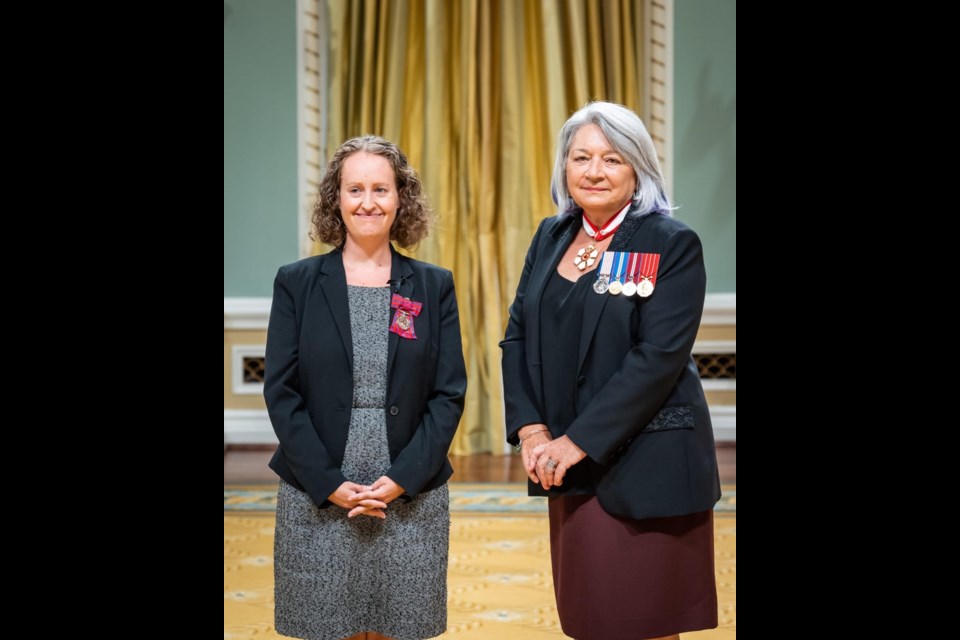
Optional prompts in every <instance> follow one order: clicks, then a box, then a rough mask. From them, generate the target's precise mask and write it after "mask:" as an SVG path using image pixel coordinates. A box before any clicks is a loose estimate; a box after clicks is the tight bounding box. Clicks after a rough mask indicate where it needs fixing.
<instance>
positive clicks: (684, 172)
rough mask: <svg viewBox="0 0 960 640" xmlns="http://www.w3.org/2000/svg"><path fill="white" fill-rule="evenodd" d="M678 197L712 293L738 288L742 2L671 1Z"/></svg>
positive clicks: (681, 215)
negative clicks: (697, 240) (697, 242)
mask: <svg viewBox="0 0 960 640" xmlns="http://www.w3.org/2000/svg"><path fill="white" fill-rule="evenodd" d="M673 17H674V29H675V31H674V41H673V44H674V53H673V59H674V73H673V81H674V93H673V98H674V110H673V117H674V120H673V136H674V137H673V152H674V164H673V174H674V179H673V190H672V193H673V198H674V200H675V201H676V202H677V203H678V204H681V205H683V206H682V207H681V208H680V209H679V210H677V211H676V212H675V214H674V215H676V217H677V218H678V219H680V220H682V221H684V222H686V223H687V224H689V225H690V226H691V227H693V228H694V229H695V230H696V231H697V233H699V234H700V238H701V239H702V240H703V247H704V254H705V258H706V262H707V291H709V292H711V293H714V292H716V293H719V292H735V291H736V290H737V2H736V0H676V2H675V4H674V16H673Z"/></svg>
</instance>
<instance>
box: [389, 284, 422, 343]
mask: <svg viewBox="0 0 960 640" xmlns="http://www.w3.org/2000/svg"><path fill="white" fill-rule="evenodd" d="M390 308H391V309H396V310H397V312H396V313H395V314H393V322H391V323H390V331H392V332H393V333H395V334H397V335H398V336H400V337H401V338H406V339H407V340H416V339H417V334H416V331H414V327H413V319H414V318H416V317H417V316H419V315H420V310H421V309H422V308H423V303H422V302H414V301H413V300H411V299H410V298H404V297H403V296H401V295H398V294H396V293H395V294H393V299H392V300H391V301H390Z"/></svg>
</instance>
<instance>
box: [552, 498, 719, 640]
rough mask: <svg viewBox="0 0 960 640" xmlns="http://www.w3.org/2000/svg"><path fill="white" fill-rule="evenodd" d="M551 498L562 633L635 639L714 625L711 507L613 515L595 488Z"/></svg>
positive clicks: (584, 638) (581, 638)
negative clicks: (639, 516) (667, 514)
mask: <svg viewBox="0 0 960 640" xmlns="http://www.w3.org/2000/svg"><path fill="white" fill-rule="evenodd" d="M549 503H550V555H551V558H552V561H553V588H554V592H555V593H556V596H557V612H558V613H559V614H560V625H561V626H562V627H563V632H564V633H565V634H567V635H568V636H570V637H572V638H576V639H577V640H593V639H597V640H600V639H602V640H637V639H638V638H657V637H659V636H668V635H672V634H675V633H682V632H685V631H697V630H699V629H713V628H714V627H716V626H717V584H716V578H715V576H714V570H713V511H701V512H699V513H692V514H690V515H684V516H674V517H671V518H651V519H647V520H630V519H628V518H618V517H615V516H611V515H610V514H608V513H607V512H606V511H604V510H603V508H602V507H601V506H600V503H599V502H598V501H597V498H596V496H592V495H574V496H562V497H556V498H550V501H549Z"/></svg>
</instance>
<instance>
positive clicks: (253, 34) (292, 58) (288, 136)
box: [188, 0, 298, 297]
mask: <svg viewBox="0 0 960 640" xmlns="http://www.w3.org/2000/svg"><path fill="white" fill-rule="evenodd" d="M296 4H297V3H296V0H270V1H269V2H268V1H267V0H229V1H227V2H224V5H223V7H224V12H223V295H224V296H225V297H233V296H269V295H270V294H271V289H272V283H273V276H274V275H275V274H276V272H277V267H279V266H280V265H281V264H285V263H287V262H292V261H294V260H296V259H297V207H298V205H297V186H298V185H297V37H296V36H297V34H296ZM188 153H189V152H188Z"/></svg>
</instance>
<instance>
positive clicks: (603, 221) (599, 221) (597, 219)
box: [583, 200, 630, 230]
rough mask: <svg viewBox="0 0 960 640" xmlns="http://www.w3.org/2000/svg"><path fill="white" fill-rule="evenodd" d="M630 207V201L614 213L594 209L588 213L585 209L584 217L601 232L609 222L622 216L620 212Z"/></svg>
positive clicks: (607, 210)
mask: <svg viewBox="0 0 960 640" xmlns="http://www.w3.org/2000/svg"><path fill="white" fill-rule="evenodd" d="M629 205H630V201H629V200H628V201H627V202H625V203H624V204H623V205H622V206H619V207H617V208H616V209H615V210H613V211H610V210H609V209H603V210H596V209H592V210H590V211H587V210H586V209H584V210H583V215H584V217H585V218H586V219H587V220H589V221H590V223H591V224H593V226H594V228H595V229H597V230H600V229H603V228H604V227H605V226H607V223H608V222H610V221H611V220H613V219H614V218H616V217H617V216H618V215H620V212H622V211H623V210H624V209H625V208H626V207H628V206H629Z"/></svg>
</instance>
